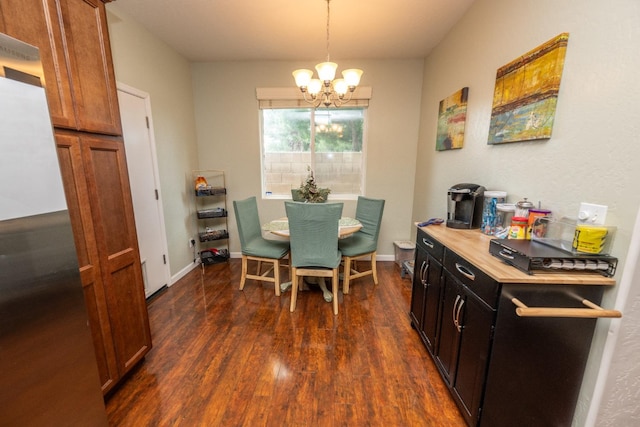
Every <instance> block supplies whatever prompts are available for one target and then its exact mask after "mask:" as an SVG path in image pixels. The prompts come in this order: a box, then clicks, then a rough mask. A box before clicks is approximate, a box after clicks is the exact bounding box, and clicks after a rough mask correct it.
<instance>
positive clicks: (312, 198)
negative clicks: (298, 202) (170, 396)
mask: <svg viewBox="0 0 640 427" xmlns="http://www.w3.org/2000/svg"><path fill="white" fill-rule="evenodd" d="M307 171H308V172H309V174H308V175H307V179H306V180H305V182H304V183H302V184H301V185H300V188H299V189H298V191H299V192H300V196H301V197H302V198H303V199H305V200H306V201H307V202H308V203H324V202H326V201H327V199H328V198H329V193H331V190H330V189H329V188H318V184H316V179H315V177H314V176H313V171H312V170H311V167H310V166H307Z"/></svg>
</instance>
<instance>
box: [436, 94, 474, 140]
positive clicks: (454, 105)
mask: <svg viewBox="0 0 640 427" xmlns="http://www.w3.org/2000/svg"><path fill="white" fill-rule="evenodd" d="M468 96H469V88H468V87H465V88H462V89H460V90H459V91H457V92H456V93H454V94H453V95H451V96H449V97H447V98H445V99H443V100H442V101H440V108H439V109H438V134H437V135H436V150H437V151H444V150H453V149H456V148H462V146H463V144H464V124H465V122H466V121H467V98H468Z"/></svg>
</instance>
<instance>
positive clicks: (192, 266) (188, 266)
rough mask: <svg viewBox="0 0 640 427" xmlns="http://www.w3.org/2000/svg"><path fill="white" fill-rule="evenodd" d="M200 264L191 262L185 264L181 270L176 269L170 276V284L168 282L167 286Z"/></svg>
mask: <svg viewBox="0 0 640 427" xmlns="http://www.w3.org/2000/svg"><path fill="white" fill-rule="evenodd" d="M199 265H200V263H199V262H197V261H196V262H192V263H191V264H189V265H187V266H186V267H185V268H183V269H182V270H180V271H178V272H177V273H176V274H174V275H173V276H171V284H169V286H171V285H173V284H174V283H176V282H177V281H178V280H180V279H182V278H183V277H184V276H186V275H187V274H189V272H190V271H191V270H193V269H194V268H198V266H199Z"/></svg>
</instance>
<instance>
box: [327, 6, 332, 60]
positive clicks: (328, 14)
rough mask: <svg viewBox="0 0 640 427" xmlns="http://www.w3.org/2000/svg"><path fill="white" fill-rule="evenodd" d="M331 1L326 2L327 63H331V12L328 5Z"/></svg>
mask: <svg viewBox="0 0 640 427" xmlns="http://www.w3.org/2000/svg"><path fill="white" fill-rule="evenodd" d="M330 2H331V0H327V62H331V59H330V57H329V19H330V17H331V12H330V10H329V3H330Z"/></svg>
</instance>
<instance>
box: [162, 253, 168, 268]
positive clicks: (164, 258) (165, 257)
mask: <svg viewBox="0 0 640 427" xmlns="http://www.w3.org/2000/svg"><path fill="white" fill-rule="evenodd" d="M162 262H163V263H164V264H165V265H166V264H167V256H166V255H165V254H162Z"/></svg>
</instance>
